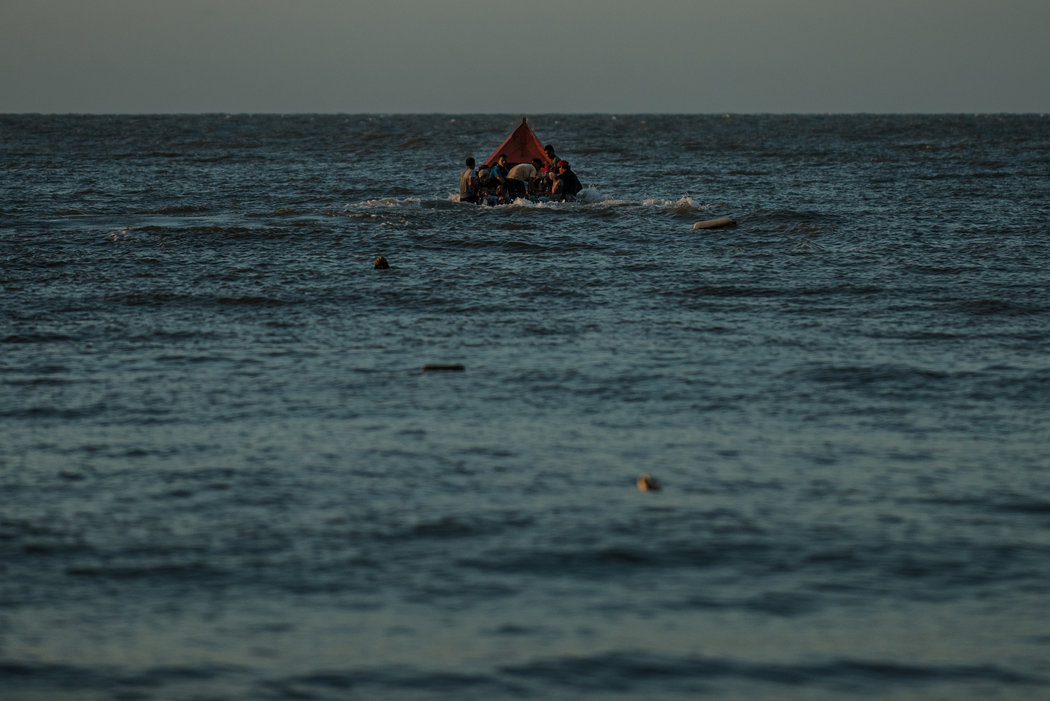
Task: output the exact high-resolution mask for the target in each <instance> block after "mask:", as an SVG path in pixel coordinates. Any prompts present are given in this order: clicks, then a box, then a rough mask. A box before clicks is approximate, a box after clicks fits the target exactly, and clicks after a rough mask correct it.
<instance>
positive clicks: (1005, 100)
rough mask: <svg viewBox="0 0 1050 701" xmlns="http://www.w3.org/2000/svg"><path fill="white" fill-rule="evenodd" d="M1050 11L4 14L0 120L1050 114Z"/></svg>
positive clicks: (719, 0)
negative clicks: (234, 115)
mask: <svg viewBox="0 0 1050 701" xmlns="http://www.w3.org/2000/svg"><path fill="white" fill-rule="evenodd" d="M1048 36H1050V2H1047V0H862V1H854V0H678V1H673V0H644V1H640V2H633V1H632V2H628V1H626V0H563V1H562V2H550V1H549V0H517V1H516V2H508V1H506V0H480V1H479V0H375V1H369V2H361V1H359V0H341V1H337V0H300V1H296V2H293V1H292V0H90V1H85V0H0V112H132V113H141V112H352V113H357V112H511V113H522V114H525V113H547V112H613V113H632V112H634V113H636V112H697V113H719V112H1047V111H1050V40H1048V39H1047V37H1048Z"/></svg>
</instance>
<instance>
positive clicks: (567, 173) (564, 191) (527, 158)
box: [459, 117, 590, 205]
mask: <svg viewBox="0 0 1050 701" xmlns="http://www.w3.org/2000/svg"><path fill="white" fill-rule="evenodd" d="M465 165H466V167H465V168H464V169H463V171H461V172H460V174H459V201H460V202H472V203H475V204H488V205H497V204H509V203H511V202H515V201H518V200H530V201H532V202H541V201H549V202H575V201H577V200H580V199H586V198H587V196H588V195H589V194H590V193H589V191H587V190H586V189H585V188H584V186H583V184H582V183H581V182H580V179H579V178H578V177H577V176H576V173H574V172H573V170H572V166H571V165H570V164H569V162H568V161H565V160H563V159H561V158H559V157H558V154H557V153H555V150H554V146H553V145H551V144H548V145H546V146H543V145H542V144H541V143H540V140H539V139H538V138H536V134H535V132H533V131H532V127H530V126H529V123H528V121H527V120H526V118H525V117H522V118H521V124H519V125H518V126H517V128H516V129H514V131H512V132H511V133H510V135H509V136H508V137H507V138H506V139H504V140H503V143H502V144H500V145H499V147H498V148H497V149H496V150H495V151H493V152H492V154H491V155H490V156H489V157H488V158H486V159H485V161H484V162H483V163H482V164H481V165H480V166H478V165H477V164H476V162H475V161H474V158H473V157H471V158H468V159H467V160H466V163H465Z"/></svg>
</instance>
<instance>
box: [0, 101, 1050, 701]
mask: <svg viewBox="0 0 1050 701" xmlns="http://www.w3.org/2000/svg"><path fill="white" fill-rule="evenodd" d="M520 119H521V115H428V116H419V115H416V116H390V115H288V116H280V115H268V116H263V115H205V116H194V115H170V116H68V115H65V116H57V115H7V116H0V699H3V701H15V700H17V701H29V700H32V701H40V700H44V699H47V700H49V701H50V700H55V701H80V700H92V701H94V700H109V699H112V700H116V701H133V700H135V701H137V700H146V699H151V700H152V699H156V700H158V701H163V700H176V701H178V700H189V699H206V700H220V699H228V700H241V699H258V700H262V701H267V700H278V699H310V700H313V699H317V700H329V699H332V700H336V699H378V700H392V701H393V700H396V701H401V700H431V699H435V700H447V701H451V700H456V701H461V700H463V699H486V700H487V699H537V700H541V701H570V700H578V699H602V700H606V699H608V700H613V699H616V700H627V699H632V700H633V699H650V700H685V699H697V698H710V699H732V700H738V701H744V700H747V701H756V700H757V701H764V700H774V699H775V700H778V701H779V700H784V699H787V700H792V699H797V700H803V699H807V700H808V699H836V700H839V699H845V700H849V699H880V700H881V699H893V700H905V699H907V700H919V699H922V700H926V699H945V700H947V699H951V700H953V701H954V700H964V701H965V700H971V699H972V700H976V699H981V700H984V699H1010V700H1015V699H1021V700H1029V699H1031V700H1035V699H1047V698H1050V272H1048V263H1050V117H1047V116H1045V115H944V116H917V115H899V116H894V115H831V116H815V115H814V116H791V115H761V116H751V115H704V116H688V115H682V116H661V115H620V116H612V115H530V116H529V122H530V124H531V126H532V127H533V129H534V130H535V132H536V134H537V136H538V137H539V139H540V141H542V142H543V143H545V144H546V143H552V144H554V145H555V147H556V149H557V151H558V154H559V156H560V157H562V158H564V159H566V160H568V161H570V162H571V163H572V166H573V168H574V170H575V171H576V172H577V174H578V175H579V176H580V179H581V180H582V181H583V182H584V183H585V184H587V185H589V186H591V187H592V188H593V189H594V191H595V194H596V197H595V198H594V199H593V200H590V201H589V202H588V203H573V204H550V203H542V202H540V203H533V202H526V201H519V202H518V203H516V204H511V205H507V206H500V207H477V206H474V205H470V204H466V203H459V202H458V201H457V196H456V193H457V192H458V182H457V176H458V173H459V171H460V169H461V168H462V163H463V160H464V158H465V157H467V156H470V155H473V156H474V157H476V158H477V159H479V160H481V159H484V158H486V157H487V156H488V155H489V154H490V153H491V152H492V151H493V150H494V149H496V147H497V146H498V145H499V144H500V142H501V141H502V140H503V139H504V137H506V136H507V135H508V134H509V133H510V132H511V131H512V130H513V129H514V128H515V126H517V124H519V123H520ZM722 216H729V217H732V218H733V219H734V220H735V221H736V225H735V226H731V227H727V228H717V229H707V230H694V229H693V224H694V222H698V221H701V220H707V219H712V218H716V217H722ZM380 255H381V256H384V257H386V259H387V260H388V261H389V262H390V266H391V267H390V269H388V270H377V269H374V268H373V259H374V258H375V257H376V256H380ZM428 365H461V366H462V370H443V371H442V370H438V371H434V370H427V371H425V370H424V367H425V366H428ZM643 474H649V475H652V476H653V477H654V478H655V479H656V480H658V481H659V483H660V485H662V489H660V490H658V491H641V490H639V489H638V488H637V487H636V483H635V482H636V479H637V478H638V477H639V476H640V475H643Z"/></svg>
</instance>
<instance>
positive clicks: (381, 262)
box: [372, 256, 390, 270]
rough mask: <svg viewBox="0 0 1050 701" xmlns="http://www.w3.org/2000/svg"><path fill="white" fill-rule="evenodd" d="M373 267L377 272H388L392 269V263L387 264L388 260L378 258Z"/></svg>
mask: <svg viewBox="0 0 1050 701" xmlns="http://www.w3.org/2000/svg"><path fill="white" fill-rule="evenodd" d="M372 267H373V268H375V269H376V270H386V269H387V268H389V267H390V263H387V262H386V258H384V257H383V256H376V259H375V261H374V264H373V266H372Z"/></svg>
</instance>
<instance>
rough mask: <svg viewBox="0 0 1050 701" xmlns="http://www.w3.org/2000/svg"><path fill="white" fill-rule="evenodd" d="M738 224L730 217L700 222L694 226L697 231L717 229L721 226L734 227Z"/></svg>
mask: <svg viewBox="0 0 1050 701" xmlns="http://www.w3.org/2000/svg"><path fill="white" fill-rule="evenodd" d="M735 224H736V220H735V219H732V218H730V217H718V218H717V219H705V220H704V221H698V222H697V223H695V224H693V230H694V231H695V230H696V229H717V228H718V227H720V226H733V225H735Z"/></svg>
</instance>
